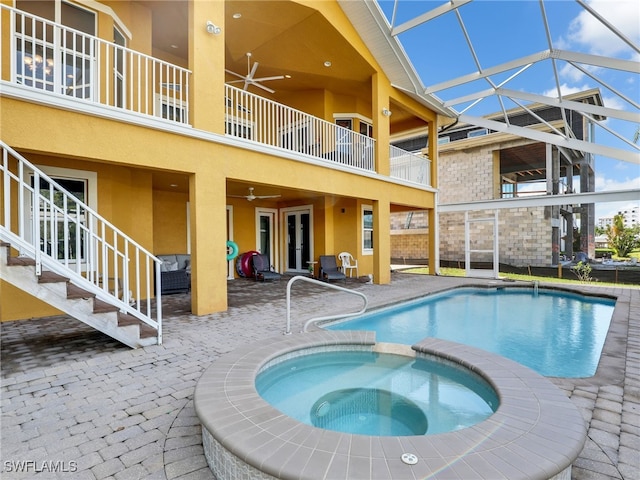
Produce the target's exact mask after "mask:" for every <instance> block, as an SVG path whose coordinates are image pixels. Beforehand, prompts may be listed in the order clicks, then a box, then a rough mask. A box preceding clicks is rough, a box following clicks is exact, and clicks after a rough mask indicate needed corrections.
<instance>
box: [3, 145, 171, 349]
mask: <svg viewBox="0 0 640 480" xmlns="http://www.w3.org/2000/svg"><path fill="white" fill-rule="evenodd" d="M0 153H1V155H2V158H1V161H0V185H1V186H2V187H1V188H0V195H1V196H2V202H1V203H0V205H1V206H2V212H1V214H0V280H1V281H4V282H7V283H10V284H11V285H14V286H15V287H16V288H19V289H20V290H23V291H25V292H27V293H29V294H31V295H33V296H34V297H37V298H39V299H40V300H42V301H44V302H45V303H48V304H49V305H51V306H53V307H55V308H57V309H58V310H60V311H62V312H64V313H66V314H67V315H70V316H72V317H73V318H75V319H77V320H80V321H81V322H84V323H86V324H87V325H89V326H91V327H93V328H95V329H96V330H99V331H101V332H103V333H105V334H106V335H109V336H110V337H113V338H115V339H116V340H118V341H120V342H122V343H124V344H125V345H128V346H130V347H132V348H138V347H144V346H148V345H154V344H161V343H162V298H161V294H160V292H161V291H162V288H161V281H162V280H161V276H160V268H159V266H160V264H161V261H160V259H158V258H157V257H156V256H154V255H153V254H151V253H150V252H149V251H148V250H146V249H145V248H144V247H142V246H141V245H139V244H138V243H137V242H135V240H133V239H132V238H130V237H129V236H127V235H126V234H125V233H124V232H122V231H121V230H119V229H118V228H117V227H116V226H115V225H113V224H111V223H110V222H109V221H108V220H106V219H105V218H104V217H102V216H100V215H99V214H98V213H97V212H96V211H94V210H92V209H91V208H90V207H89V206H88V205H87V204H85V203H84V202H82V201H81V200H79V199H78V198H76V197H75V196H73V195H72V194H71V193H69V192H68V191H67V190H65V189H64V188H63V187H62V186H60V185H59V184H58V183H57V182H56V181H55V180H54V179H52V178H50V177H49V176H47V175H46V174H45V173H44V172H42V171H41V170H40V169H38V168H37V167H36V166H35V165H33V164H32V163H30V162H29V161H28V160H27V159H26V158H24V157H23V156H22V155H20V154H19V153H17V152H16V151H15V150H13V149H12V148H10V147H9V146H8V145H6V144H5V143H4V142H2V141H0ZM103 280H104V281H103ZM111 283H113V284H115V285H112V284H111ZM154 286H155V293H154Z"/></svg>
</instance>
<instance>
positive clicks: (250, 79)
mask: <svg viewBox="0 0 640 480" xmlns="http://www.w3.org/2000/svg"><path fill="white" fill-rule="evenodd" d="M257 69H258V62H253V67H251V52H247V74H246V75H240V74H239V73H236V72H232V71H231V70H227V69H225V72H227V73H229V74H231V75H235V76H236V77H238V78H240V79H241V80H231V81H230V82H227V83H240V82H244V87H243V90H247V89H248V88H249V85H255V86H256V87H258V88H261V89H263V90H266V91H267V92H269V93H275V90H272V89H271V88H268V87H265V86H264V85H262V84H261V83H260V82H267V81H269V80H282V79H283V78H285V76H284V75H274V76H272V77H259V78H254V75H255V74H256V70H257Z"/></svg>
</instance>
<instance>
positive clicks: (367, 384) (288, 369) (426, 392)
mask: <svg viewBox="0 0 640 480" xmlns="http://www.w3.org/2000/svg"><path fill="white" fill-rule="evenodd" d="M256 390H257V391H258V393H259V394H260V396H261V397H262V398H264V399H265V400H266V401H267V402H269V403H270V404H271V405H272V406H273V407H275V408H277V409H278V410H280V411H281V412H283V413H285V414H286V415H288V416H290V417H293V418H295V419H297V420H298V421H300V422H303V423H306V424H308V425H312V426H315V427H319V428H324V429H328V430H335V431H339V432H346V433H355V434H362V435H376V436H404V435H424V434H433V433H442V432H448V431H454V430H459V429H461V428H465V427H468V426H471V425H474V424H476V423H478V422H481V421H483V420H485V419H486V418H487V417H489V416H490V415H491V414H492V413H493V412H494V411H495V410H496V409H497V408H498V397H497V394H496V393H495V391H494V390H493V389H492V388H491V386H490V385H489V384H488V383H487V382H486V381H485V380H484V379H483V378H482V377H480V376H478V375H477V374H475V373H473V372H471V371H469V370H467V369H464V368H463V367H458V366H455V365H454V364H449V363H444V362H443V361H435V360H430V359H425V358H413V357H408V356H404V355H396V354H388V353H382V354H381V353H374V352H367V351H352V350H350V351H337V352H323V353H311V354H307V355H303V356H299V357H295V358H292V359H288V360H285V361H283V362H281V363H277V364H275V365H273V366H270V367H268V368H266V369H265V370H264V371H263V372H261V373H260V374H259V375H258V376H257V378H256Z"/></svg>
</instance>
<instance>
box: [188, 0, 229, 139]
mask: <svg viewBox="0 0 640 480" xmlns="http://www.w3.org/2000/svg"><path fill="white" fill-rule="evenodd" d="M224 5H225V2H220V1H218V0H189V69H190V70H191V72H192V75H191V78H190V80H189V107H190V110H191V111H190V113H189V118H190V121H191V124H192V125H193V126H194V127H195V128H197V129H200V130H207V131H210V132H216V133H224V109H225V102H224V75H225V74H224V65H225V48H224V39H225V33H226V32H225V24H224ZM208 21H211V22H212V23H214V24H215V25H216V26H218V27H220V33H219V34H214V33H209V32H208V31H207V22H208Z"/></svg>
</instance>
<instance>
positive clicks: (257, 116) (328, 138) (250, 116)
mask: <svg viewBox="0 0 640 480" xmlns="http://www.w3.org/2000/svg"><path fill="white" fill-rule="evenodd" d="M226 105H227V107H226V118H225V121H226V133H227V135H232V136H234V137H240V138H244V139H247V140H252V141H255V142H259V143H264V144H267V145H271V146H274V147H280V148H285V149H287V150H292V151H295V152H299V153H304V154H307V155H312V156H314V157H318V158H322V159H325V160H327V161H329V162H334V163H339V164H342V165H348V166H351V167H355V168H360V169H363V170H368V171H375V140H374V139H373V138H371V137H367V136H365V135H361V134H359V133H356V132H354V131H352V130H349V129H348V128H344V127H340V126H338V125H335V124H333V123H331V122H327V121H325V120H322V119H321V118H317V117H314V116H312V115H309V114H307V113H304V112H301V111H299V110H296V109H293V108H291V107H288V106H286V105H282V104H279V103H276V102H273V101H271V100H268V99H266V98H263V97H260V96H258V95H254V94H252V93H249V92H246V91H244V90H241V89H238V88H235V87H232V86H230V85H227V86H226Z"/></svg>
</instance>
